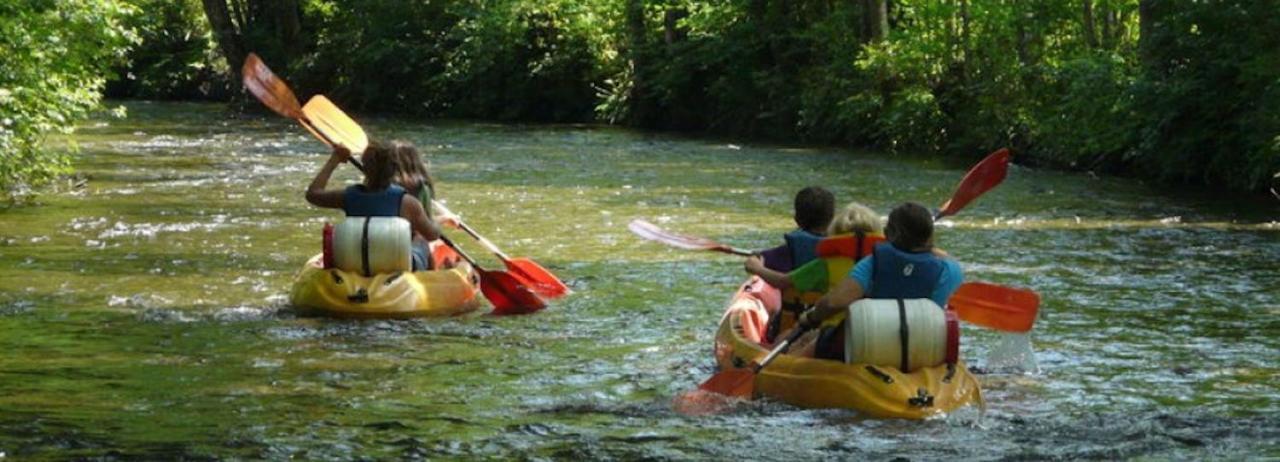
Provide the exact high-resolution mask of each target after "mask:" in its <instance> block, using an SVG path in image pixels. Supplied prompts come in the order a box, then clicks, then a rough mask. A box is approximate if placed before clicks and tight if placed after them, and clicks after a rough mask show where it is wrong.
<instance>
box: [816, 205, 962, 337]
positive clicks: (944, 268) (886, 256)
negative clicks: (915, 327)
mask: <svg viewBox="0 0 1280 462" xmlns="http://www.w3.org/2000/svg"><path fill="white" fill-rule="evenodd" d="M884 234H885V237H886V238H887V239H888V242H881V243H879V244H876V246H875V249H874V250H873V251H872V253H871V255H868V256H867V257H866V258H863V259H862V260H860V261H858V263H857V265H854V267H853V269H852V270H851V271H849V273H848V274H847V275H846V276H845V277H844V278H843V279H841V280H840V282H839V283H838V284H836V286H835V287H833V288H831V290H830V291H828V292H827V294H826V295H824V296H822V298H820V299H819V300H818V302H817V303H816V304H815V305H814V307H813V309H812V310H809V311H808V312H806V313H804V314H803V315H801V316H800V322H799V325H800V328H802V329H808V328H813V327H816V326H818V325H819V324H820V323H822V322H823V321H824V320H826V319H828V318H831V317H832V316H833V315H836V314H837V313H843V312H844V310H846V309H847V308H848V307H849V304H851V303H853V302H855V301H858V300H859V299H862V298H887V299H897V298H928V299H931V300H933V301H934V303H936V304H937V305H938V306H939V307H945V306H946V305H947V299H949V298H951V294H952V293H954V292H955V291H956V289H958V288H959V287H960V283H961V282H963V281H964V273H963V271H962V270H961V269H960V264H959V263H957V262H956V261H955V260H954V259H951V258H950V257H948V256H947V255H946V254H945V253H943V252H942V251H940V250H937V249H934V248H933V215H932V214H931V213H929V209H927V208H925V207H924V206H923V205H920V204H917V203H915V202H907V203H904V204H902V205H899V206H897V207H895V208H894V209H893V211H892V212H890V213H889V222H888V223H887V224H886V225H885V228H884ZM818 343H819V345H817V349H818V350H819V351H823V350H825V349H826V348H825V345H822V342H821V341H819V342H818ZM841 347H842V346H841ZM833 349H834V348H833ZM840 349H841V350H842V349H843V348H840Z"/></svg>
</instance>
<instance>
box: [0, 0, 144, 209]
mask: <svg viewBox="0 0 1280 462" xmlns="http://www.w3.org/2000/svg"><path fill="white" fill-rule="evenodd" d="M130 13H131V10H130V8H128V7H127V6H125V5H124V4H123V3H121V2H118V1H115V0H54V1H50V0H7V1H5V2H0V57H3V58H2V59H3V64H2V65H0V154H3V155H0V191H4V192H5V193H6V194H7V195H11V196H12V195H15V194H20V193H21V190H23V189H26V187H29V186H34V185H37V184H40V183H42V182H45V181H48V180H49V179H51V178H53V177H54V176H55V175H57V174H59V173H63V172H66V171H68V170H69V168H70V155H69V153H67V152H66V151H65V150H50V149H48V148H47V147H45V146H43V145H42V141H43V140H44V138H45V137H46V136H47V135H48V134H50V133H59V132H63V133H65V132H69V131H71V129H72V127H73V124H74V123H75V122H76V120H77V119H80V118H82V117H84V116H85V115H86V114H87V113H88V112H89V111H90V110H91V109H93V108H95V107H97V105H98V102H99V100H100V99H101V97H102V95H101V90H102V86H103V84H104V82H105V81H106V78H105V76H106V74H107V73H108V71H109V70H110V69H111V67H112V66H113V65H115V64H117V63H118V62H119V60H120V57H121V56H122V55H124V53H125V50H127V49H128V47H129V45H130V44H131V43H132V42H133V40H134V36H133V33H132V31H131V30H129V28H127V27H124V25H123V20H124V19H125V18H127V17H128V16H129V14H130Z"/></svg>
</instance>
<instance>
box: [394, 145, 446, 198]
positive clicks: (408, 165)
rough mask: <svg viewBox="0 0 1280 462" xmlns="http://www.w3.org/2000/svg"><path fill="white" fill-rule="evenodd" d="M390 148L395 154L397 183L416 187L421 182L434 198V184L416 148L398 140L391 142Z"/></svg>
mask: <svg viewBox="0 0 1280 462" xmlns="http://www.w3.org/2000/svg"><path fill="white" fill-rule="evenodd" d="M391 148H392V151H394V152H395V164H396V170H397V172H398V180H397V181H398V182H399V183H400V184H401V185H403V186H405V187H416V186H417V184H418V183H419V182H421V183H422V185H423V186H425V187H426V188H427V189H429V190H430V191H431V194H432V196H434V195H435V189H436V188H435V182H434V181H432V179H431V173H430V171H429V170H428V169H427V164H426V162H425V161H423V160H422V155H421V154H419V153H418V148H417V147H415V146H414V145H413V143H410V142H407V141H400V140H396V141H392V142H391Z"/></svg>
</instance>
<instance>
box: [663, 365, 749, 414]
mask: <svg viewBox="0 0 1280 462" xmlns="http://www.w3.org/2000/svg"><path fill="white" fill-rule="evenodd" d="M755 379H756V374H754V373H752V372H751V371H750V370H748V369H732V370H727V371H721V372H718V373H716V375H713V376H711V378H709V379H707V381H706V382H702V385H698V388H695V389H693V390H689V391H686V392H684V393H681V394H679V395H676V397H675V399H673V400H672V402H671V405H672V407H673V408H675V410H676V412H679V413H681V414H685V415H706V414H715V413H719V412H721V411H723V410H725V409H726V408H729V407H730V406H733V404H734V403H737V402H739V401H741V400H744V399H751V397H752V394H753V393H754V391H755Z"/></svg>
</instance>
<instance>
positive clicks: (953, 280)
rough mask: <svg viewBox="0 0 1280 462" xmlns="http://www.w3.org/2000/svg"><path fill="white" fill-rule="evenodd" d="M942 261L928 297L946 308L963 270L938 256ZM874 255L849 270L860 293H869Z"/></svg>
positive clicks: (958, 265)
mask: <svg viewBox="0 0 1280 462" xmlns="http://www.w3.org/2000/svg"><path fill="white" fill-rule="evenodd" d="M939 260H940V261H942V272H941V273H939V274H938V285H937V286H935V287H934V289H933V295H931V296H930V297H929V298H930V299H932V300H933V302H934V303H937V304H938V306H940V307H943V308H946V306H947V299H949V298H951V294H953V293H955V292H956V289H959V288H960V284H961V283H963V282H964V271H963V270H961V269H960V264H959V263H957V262H956V261H955V260H953V259H950V258H940V259H939ZM875 267H876V264H875V255H868V256H866V257H864V258H863V259H862V260H858V264H857V265H854V267H853V269H852V270H849V277H850V278H853V280H855V281H858V285H861V286H862V293H864V294H869V293H871V280H872V278H871V273H872V271H874V270H875Z"/></svg>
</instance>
